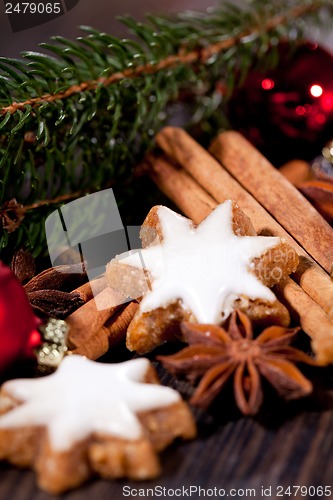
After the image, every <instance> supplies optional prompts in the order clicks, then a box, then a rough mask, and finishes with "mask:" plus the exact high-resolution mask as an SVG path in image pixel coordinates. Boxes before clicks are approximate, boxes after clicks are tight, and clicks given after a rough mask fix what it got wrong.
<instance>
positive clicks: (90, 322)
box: [67, 287, 124, 349]
mask: <svg viewBox="0 0 333 500" xmlns="http://www.w3.org/2000/svg"><path fill="white" fill-rule="evenodd" d="M97 298H98V303H99V307H100V309H99V308H97V304H96V301H95V300H89V301H88V302H87V303H86V304H84V305H83V306H82V307H80V308H79V309H77V310H76V311H75V312H74V313H73V314H71V315H70V316H68V318H67V322H68V325H69V327H70V329H69V334H68V345H69V347H70V348H72V349H73V348H76V347H79V346H80V345H81V344H84V343H85V342H86V341H88V340H89V339H91V337H92V336H93V335H94V334H95V333H97V332H98V331H100V330H101V328H102V327H103V325H104V323H105V322H106V321H108V320H109V319H110V317H111V316H112V315H113V314H114V312H115V311H116V310H117V309H119V307H121V305H123V303H124V297H123V296H122V295H121V294H120V293H118V292H116V291H115V290H113V289H112V288H110V287H107V288H105V289H104V290H103V291H102V292H100V294H99V295H98V296H97ZM103 302H104V307H103Z"/></svg>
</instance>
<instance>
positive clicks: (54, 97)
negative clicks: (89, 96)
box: [0, 1, 323, 120]
mask: <svg viewBox="0 0 333 500" xmlns="http://www.w3.org/2000/svg"><path fill="white" fill-rule="evenodd" d="M322 6H323V3H322V2H321V1H317V2H314V3H312V4H308V5H302V6H295V7H292V8H291V9H290V10H289V11H288V12H286V13H285V14H279V15H276V16H274V17H273V18H271V19H268V20H267V21H266V23H265V25H263V26H262V27H261V28H260V29H259V27H258V28H252V29H248V30H246V31H244V32H242V33H239V34H237V35H235V36H231V37H229V38H226V39H225V40H222V41H220V42H217V43H213V44H210V45H208V46H207V47H204V48H197V49H196V50H192V51H190V52H187V53H184V52H185V50H186V49H185V48H181V49H180V50H179V52H178V54H176V55H170V56H167V57H165V58H164V59H161V60H160V61H159V62H158V63H155V64H152V63H147V64H142V65H139V66H137V67H135V68H128V69H125V70H124V71H118V72H116V73H113V74H111V75H110V76H107V77H100V78H97V79H96V80H90V81H86V82H81V83H80V84H76V85H72V86H71V87H69V88H68V89H66V90H65V91H63V92H58V93H56V94H46V95H43V96H41V97H35V98H32V99H29V100H26V101H24V102H13V103H12V104H10V105H9V106H6V107H3V108H1V109H0V114H1V115H6V114H7V113H10V114H13V113H15V112H17V111H18V110H22V111H23V110H26V108H27V107H29V108H28V110H27V111H26V114H29V113H30V112H31V109H32V108H35V107H37V106H40V105H42V104H43V103H46V102H48V103H49V102H54V101H58V100H62V99H66V98H68V97H71V96H72V95H73V94H79V93H81V92H85V91H92V90H95V89H97V88H98V87H99V86H100V85H103V86H108V85H112V84H115V83H118V82H120V81H121V80H124V79H126V78H130V79H133V78H140V77H141V76H142V75H148V74H154V73H157V72H158V71H161V70H166V69H172V68H174V67H175V66H179V65H193V64H195V63H198V62H200V63H202V64H205V63H206V62H207V61H208V60H209V59H210V58H211V57H213V56H214V55H216V54H219V53H220V52H222V51H223V50H227V49H229V48H230V47H233V46H235V45H236V44H237V43H240V42H241V41H242V39H244V38H246V37H248V36H253V35H255V34H258V33H259V32H260V31H266V32H270V31H271V30H273V29H275V28H277V27H278V26H280V25H282V24H285V23H286V22H287V21H288V20H290V19H295V18H298V17H302V16H304V15H306V14H309V13H312V12H316V11H317V10H319V9H320V8H321V7H322ZM30 106H31V108H30ZM23 120H24V117H23Z"/></svg>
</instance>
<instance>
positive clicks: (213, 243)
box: [117, 200, 281, 323]
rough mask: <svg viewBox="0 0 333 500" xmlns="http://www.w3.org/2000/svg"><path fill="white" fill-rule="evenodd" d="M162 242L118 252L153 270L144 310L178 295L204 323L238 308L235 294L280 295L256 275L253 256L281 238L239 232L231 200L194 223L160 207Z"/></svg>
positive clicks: (272, 297)
mask: <svg viewBox="0 0 333 500" xmlns="http://www.w3.org/2000/svg"><path fill="white" fill-rule="evenodd" d="M158 217H159V220H160V223H161V229H162V233H163V241H162V242H161V243H160V244H158V245H155V246H151V247H148V248H145V249H142V250H141V258H140V255H139V254H138V252H137V251H134V252H129V253H126V254H122V255H120V256H118V257H117V260H120V261H121V262H122V263H125V264H129V265H132V266H135V267H142V259H143V262H144V265H145V268H146V269H147V270H149V271H150V273H151V275H152V277H153V280H152V284H151V287H152V291H151V292H149V293H148V294H146V295H145V297H144V298H143V300H142V302H141V310H142V311H143V312H148V311H151V310H153V309H156V308H158V307H165V306H167V305H168V304H170V303H171V302H174V301H175V300H177V299H181V300H182V302H183V306H184V307H185V308H188V309H190V311H192V313H193V314H194V316H195V318H196V320H197V321H198V322H200V323H220V322H221V320H222V319H223V318H225V317H227V316H228V315H229V314H230V313H231V312H232V310H233V303H234V301H235V299H237V298H239V297H242V296H245V297H248V298H249V299H253V300H254V299H263V300H266V301H269V302H272V301H274V300H275V295H274V294H273V292H271V291H270V290H269V288H267V287H266V286H264V285H263V284H262V283H261V282H260V281H259V279H257V278H256V277H255V276H254V275H253V274H251V272H250V270H251V267H252V268H253V263H252V261H253V259H254V258H256V257H260V256H261V255H263V254H264V253H265V252H266V251H267V250H269V249H271V248H273V247H275V246H276V245H278V244H279V243H280V242H281V240H280V238H277V237H265V236H236V235H235V234H234V232H233V228H232V202H231V201H230V200H227V201H225V202H224V203H223V204H221V205H219V206H217V207H216V208H215V210H213V212H212V213H211V214H210V215H209V216H208V217H207V218H206V219H205V220H204V221H203V222H202V223H201V224H199V226H198V227H195V226H194V225H193V223H192V222H191V221H190V220H189V219H186V218H185V217H182V216H181V215H178V214H176V213H175V212H173V211H172V210H169V209H168V208H166V207H162V206H161V207H159V209H158Z"/></svg>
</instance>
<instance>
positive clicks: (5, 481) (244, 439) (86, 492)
mask: <svg viewBox="0 0 333 500" xmlns="http://www.w3.org/2000/svg"><path fill="white" fill-rule="evenodd" d="M104 361H114V360H113V359H112V358H109V359H108V358H106V359H104ZM308 370H310V371H309V372H307V374H308V375H310V376H311V378H312V380H313V381H314V387H315V389H314V392H313V395H312V396H310V397H308V398H306V399H304V400H301V401H293V402H289V403H285V402H283V401H281V400H279V399H277V398H276V397H275V396H274V395H272V391H268V392H266V394H267V399H266V401H265V403H264V406H263V408H262V410H261V412H260V414H259V415H258V416H257V417H256V418H244V417H241V416H240V415H239V414H238V412H237V411H236V410H235V408H234V404H233V397H232V391H231V388H229V389H228V388H227V389H226V390H225V392H224V393H223V395H222V397H221V398H220V400H219V401H217V402H216V404H215V406H214V407H213V408H212V409H211V410H210V412H206V413H203V412H198V411H196V412H195V415H196V418H197V420H198V428H199V435H198V438H197V439H196V440H194V441H192V442H186V443H183V442H177V443H175V444H174V445H172V446H171V447H170V448H168V449H167V450H166V451H164V452H163V453H162V455H161V462H162V467H163V474H162V475H161V477H159V478H158V479H156V480H154V481H149V482H148V481H147V482H132V481H127V480H122V481H105V480H98V479H97V480H92V481H91V482H89V483H88V484H85V485H84V486H82V487H81V488H80V489H78V490H75V491H73V492H69V493H67V494H65V495H62V496H61V498H64V499H68V500H90V499H95V498H96V499H97V498H98V499H110V500H111V499H112V500H117V499H118V498H119V499H121V498H133V497H134V496H135V493H137V497H138V498H140V497H143V493H145V495H146V498H147V497H149V498H160V497H161V498H171V497H172V493H175V496H174V497H176V495H177V494H178V497H179V498H194V499H197V498H207V497H208V495H209V494H210V493H213V494H214V491H208V492H207V496H206V497H204V496H203V491H202V492H201V496H199V493H198V492H197V493H195V492H194V490H193V489H192V492H191V491H190V486H192V487H195V486H196V487H198V488H199V486H201V488H206V489H212V490H214V488H216V489H217V490H216V492H217V495H216V496H211V497H210V498H221V497H222V496H223V491H220V492H218V490H219V489H220V490H224V491H225V496H230V497H234V498H245V497H247V498H248V497H250V496H252V498H264V496H263V495H262V488H265V489H267V488H269V487H271V488H272V490H271V494H270V498H330V497H331V496H332V497H333V493H332V494H331V495H327V496H325V495H323V496H322V497H321V495H320V489H319V490H314V489H313V488H308V491H305V488H303V490H299V491H298V494H297V495H294V493H296V486H307V487H310V486H313V487H315V488H317V487H318V486H323V487H325V486H328V487H330V488H331V489H332V491H333V371H332V370H331V369H330V370H329V369H326V370H323V369H320V370H318V369H313V368H309V369H308ZM158 372H159V374H160V376H161V379H162V382H163V383H164V384H168V385H170V386H172V387H174V388H177V389H178V390H180V391H181V392H182V393H183V394H184V395H185V397H188V394H189V391H190V387H189V386H188V384H187V383H186V382H184V381H183V380H176V379H174V378H173V377H171V376H169V375H168V374H167V373H165V372H164V370H163V369H161V367H158ZM157 486H158V487H160V489H156V490H155V492H154V493H155V494H154V495H152V492H151V491H149V490H148V489H149V488H150V489H152V488H155V487H157ZM278 486H282V487H283V488H284V490H285V489H286V488H287V487H288V486H290V487H291V492H292V495H291V496H289V495H288V494H284V496H283V494H282V488H281V489H280V488H278ZM164 487H165V488H166V490H165V493H166V495H165V496H164V497H163V496H162V495H159V493H163V492H164V491H163V490H162V489H161V488H164ZM123 488H124V489H123ZM132 489H135V490H136V491H134V490H132ZM139 489H141V491H138V490H139ZM168 489H172V490H176V489H177V491H169V493H168ZM178 489H180V490H178ZM246 489H252V492H250V491H248V492H246V491H245V490H246ZM253 490H254V491H253ZM129 492H130V493H131V496H128V495H127V496H125V494H128V493H129ZM280 492H281V495H278V493H280ZM140 493H141V496H139V494H140ZM180 493H181V495H179V494H180ZM191 493H192V494H191ZM218 493H220V496H218ZM246 493H247V496H246ZM266 493H270V492H269V491H266ZM302 493H303V494H302ZM314 493H315V494H314ZM187 494H188V496H187ZM190 494H191V495H190ZM51 498H54V497H51V496H50V495H47V494H46V493H43V492H41V491H39V490H38V489H37V487H36V482H35V475H34V473H33V472H31V471H21V470H18V469H15V468H13V467H11V466H8V465H6V464H1V465H0V500H48V499H51Z"/></svg>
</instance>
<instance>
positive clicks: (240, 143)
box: [210, 131, 333, 274]
mask: <svg viewBox="0 0 333 500" xmlns="http://www.w3.org/2000/svg"><path fill="white" fill-rule="evenodd" d="M210 152H211V153H212V154H213V155H214V156H215V157H216V158H217V159H218V160H219V161H220V162H221V164H222V165H223V166H224V167H225V168H226V170H228V172H230V173H231V174H232V175H233V176H234V177H235V178H236V179H237V180H238V182H239V183H240V184H241V185H242V186H243V187H244V188H245V189H246V190H247V191H248V192H249V193H251V194H252V195H253V196H254V197H255V198H256V199H257V200H258V201H259V203H261V205H262V206H263V207H264V208H266V210H267V211H268V212H269V213H270V214H271V215H272V216H273V217H274V218H275V219H276V220H277V221H278V222H280V224H281V225H282V226H283V227H284V228H285V229H286V231H288V232H289V233H290V234H292V235H293V237H294V239H295V240H296V241H298V243H299V244H300V245H301V246H302V247H303V248H304V249H305V250H306V251H307V252H308V254H309V255H311V257H313V259H314V260H316V261H317V262H318V263H319V264H320V265H321V266H322V267H323V268H324V269H325V270H326V271H327V272H328V273H329V274H331V273H332V272H333V229H332V228H331V227H330V225H329V224H328V223H327V222H326V221H325V219H324V218H323V217H322V216H321V215H320V214H319V213H318V211H317V210H316V209H315V208H314V207H313V206H312V205H311V203H310V202H308V200H307V199H306V198H304V196H303V195H302V194H301V193H300V192H299V191H298V190H297V189H296V188H295V187H294V186H293V185H292V184H291V183H290V182H289V181H288V180H287V179H285V178H284V177H283V175H282V174H281V173H280V172H279V171H278V170H277V169H275V168H274V167H273V165H272V164H271V163H270V162H269V161H268V160H267V159H266V158H265V157H264V156H263V155H262V154H261V153H260V152H259V151H258V150H257V149H256V148H255V147H254V146H252V144H250V143H249V142H248V141H247V140H246V139H245V138H244V137H243V136H242V135H241V134H239V133H238V132H234V131H228V132H223V133H222V134H220V135H219V136H218V137H217V138H216V139H215V140H214V142H213V143H212V145H211V147H210Z"/></svg>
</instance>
